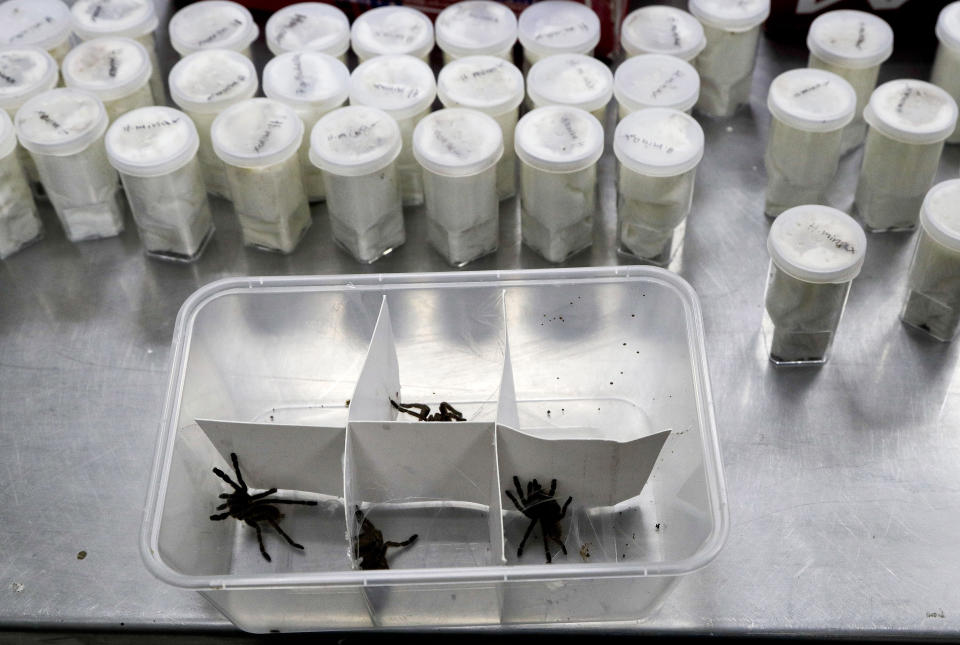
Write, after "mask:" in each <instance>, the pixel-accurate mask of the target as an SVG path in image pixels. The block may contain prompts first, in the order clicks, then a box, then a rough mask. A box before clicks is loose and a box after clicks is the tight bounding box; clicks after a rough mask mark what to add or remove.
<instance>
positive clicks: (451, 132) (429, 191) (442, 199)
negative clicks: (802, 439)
mask: <svg viewBox="0 0 960 645" xmlns="http://www.w3.org/2000/svg"><path fill="white" fill-rule="evenodd" d="M413 154H414V156H415V157H416V159H417V162H418V163H419V164H420V166H421V167H422V168H423V192H424V202H425V204H426V211H427V239H428V240H429V241H430V244H431V245H433V247H434V248H435V249H436V250H437V251H438V252H439V253H440V255H442V256H443V257H444V258H446V260H447V262H449V263H450V264H452V265H453V266H455V267H462V266H464V265H466V264H468V263H469V262H472V261H473V260H476V259H477V258H479V257H482V256H484V255H487V254H488V253H492V252H493V251H496V250H497V245H498V244H499V242H500V227H499V220H500V204H499V199H498V196H497V161H499V159H500V157H501V156H502V155H503V135H502V134H501V132H500V126H499V125H498V124H497V122H496V121H494V120H493V117H490V116H487V115H486V114H483V113H482V112H478V111H476V110H471V109H468V108H446V109H443V110H439V111H437V112H434V113H432V114H429V115H427V116H426V117H424V118H423V120H422V121H420V123H418V124H417V128H416V130H414V132H413Z"/></svg>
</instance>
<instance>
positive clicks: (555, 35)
mask: <svg viewBox="0 0 960 645" xmlns="http://www.w3.org/2000/svg"><path fill="white" fill-rule="evenodd" d="M517 37H518V38H519V40H520V44H521V45H522V46H523V71H524V73H526V72H527V71H528V70H529V69H530V66H531V65H533V64H534V63H536V62H537V61H538V60H540V59H541V58H546V57H547V56H553V55H554V54H585V55H587V56H593V50H594V49H595V48H596V46H597V43H599V42H600V18H598V17H597V14H596V12H594V10H593V9H591V8H590V7H587V6H586V5H585V4H582V3H580V2H569V1H568V0H543V1H542V2H534V3H533V4H531V5H530V6H529V7H527V8H526V9H524V10H523V13H521V14H520V19H519V20H518V21H517Z"/></svg>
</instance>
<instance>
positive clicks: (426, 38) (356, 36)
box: [350, 6, 434, 63]
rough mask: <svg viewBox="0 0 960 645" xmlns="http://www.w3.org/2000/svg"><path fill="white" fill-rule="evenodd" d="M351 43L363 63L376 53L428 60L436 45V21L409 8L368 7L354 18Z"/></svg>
mask: <svg viewBox="0 0 960 645" xmlns="http://www.w3.org/2000/svg"><path fill="white" fill-rule="evenodd" d="M350 44H351V45H352V47H353V51H354V53H355V54H356V55H357V58H358V59H360V62H361V63H363V62H366V61H368V60H370V59H371V58H374V57H376V56H383V55H401V54H406V55H409V56H413V57H415V58H419V59H420V60H421V61H423V62H425V63H426V62H428V61H429V58H430V51H431V50H432V49H433V44H434V37H433V22H431V20H430V18H428V17H427V15H426V14H424V13H423V12H422V11H418V10H416V9H411V8H410V7H402V6H385V7H377V8H375V9H369V10H367V11H365V12H363V13H362V14H360V16H359V17H358V18H357V19H356V20H354V21H353V26H352V27H351V31H350Z"/></svg>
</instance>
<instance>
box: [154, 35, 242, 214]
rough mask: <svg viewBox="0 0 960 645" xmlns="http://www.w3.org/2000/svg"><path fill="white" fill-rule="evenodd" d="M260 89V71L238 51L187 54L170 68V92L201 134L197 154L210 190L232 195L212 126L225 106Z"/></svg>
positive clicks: (226, 197) (226, 195)
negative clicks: (214, 148)
mask: <svg viewBox="0 0 960 645" xmlns="http://www.w3.org/2000/svg"><path fill="white" fill-rule="evenodd" d="M256 92H257V71H256V70H255V69H254V67H253V63H252V62H250V59H249V58H247V57H246V56H244V55H243V54H240V53H239V52H234V51H229V50H226V49H207V50H204V51H199V52H195V53H193V54H189V55H187V56H184V57H183V58H182V59H181V60H179V61H178V62H177V64H176V65H174V66H173V69H171V70H170V96H171V98H173V102H174V103H176V104H177V107H179V108H180V109H181V110H183V111H184V112H186V113H187V116H189V117H190V118H191V119H192V120H193V123H194V125H196V126H197V134H198V135H200V149H199V151H198V152H197V157H198V158H199V160H200V168H201V169H202V171H203V183H204V185H205V186H206V187H207V192H208V193H211V194H213V195H217V196H218V197H223V198H225V199H230V186H229V185H228V182H227V173H226V170H225V169H224V167H223V162H222V161H220V158H219V157H217V155H216V154H215V153H214V151H213V143H212V142H211V141H210V126H211V125H213V120H214V119H215V118H217V115H218V114H220V112H222V111H223V110H225V109H227V108H228V107H230V106H231V105H234V104H236V103H238V102H240V101H242V100H244V99H248V98H251V97H252V96H253V95H254V94H256Z"/></svg>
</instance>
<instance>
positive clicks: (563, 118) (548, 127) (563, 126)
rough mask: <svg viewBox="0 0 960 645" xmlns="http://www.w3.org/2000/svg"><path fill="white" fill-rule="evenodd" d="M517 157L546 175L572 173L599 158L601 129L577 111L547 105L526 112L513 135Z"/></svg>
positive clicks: (595, 161) (601, 147) (592, 118)
mask: <svg viewBox="0 0 960 645" xmlns="http://www.w3.org/2000/svg"><path fill="white" fill-rule="evenodd" d="M514 148H515V149H516V153H517V156H518V157H519V158H520V159H521V160H522V161H523V162H524V163H526V164H528V165H530V166H533V167H534V168H538V169H540V170H546V171H549V172H576V171H578V170H583V169H584V168H588V167H590V166H592V165H593V164H595V163H597V160H598V159H600V155H601V154H603V126H602V125H600V122H599V121H598V120H597V118H596V117H595V116H593V115H592V114H590V113H589V112H586V111H584V110H581V109H580V108H575V107H568V106H565V105H548V106H547V107H542V108H537V109H535V110H531V111H530V112H527V113H526V114H525V115H524V117H523V118H522V119H520V122H519V123H517V129H516V132H515V134H514Z"/></svg>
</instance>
